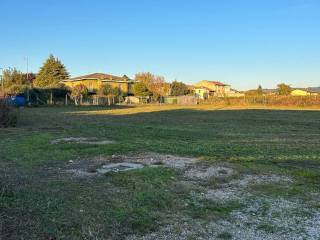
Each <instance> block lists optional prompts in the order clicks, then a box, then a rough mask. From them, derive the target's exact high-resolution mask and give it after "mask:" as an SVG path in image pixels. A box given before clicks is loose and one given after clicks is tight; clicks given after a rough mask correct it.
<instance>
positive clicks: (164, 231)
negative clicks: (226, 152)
mask: <svg viewBox="0 0 320 240" xmlns="http://www.w3.org/2000/svg"><path fill="white" fill-rule="evenodd" d="M171 219H172V222H171V223H169V224H166V225H165V226H163V227H161V228H160V229H159V230H158V231H156V232H153V233H149V234H146V235H144V236H138V235H133V236H128V237H127V240H138V239H142V240H156V239H163V240H167V239H177V240H188V239H200V240H216V239H234V240H242V239H253V240H261V239H267V240H278V239H280V240H287V239H301V240H302V239H310V240H318V239H319V238H320V212H319V211H316V212H314V211H313V210H312V209H309V208H308V206H307V205H306V204H304V203H302V202H299V201H294V200H286V199H283V198H269V197H259V198H253V199H252V200H251V201H249V202H248V206H247V207H245V208H244V209H240V210H235V211H233V212H232V213H231V214H230V216H229V217H228V218H226V219H221V220H210V221H203V220H199V219H192V218H190V217H183V216H180V217H174V216H172V217H171Z"/></svg>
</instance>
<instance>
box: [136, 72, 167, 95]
mask: <svg viewBox="0 0 320 240" xmlns="http://www.w3.org/2000/svg"><path fill="white" fill-rule="evenodd" d="M135 80H136V81H137V82H141V83H144V84H145V85H146V86H147V88H148V90H149V91H150V92H151V93H152V95H153V97H154V98H156V99H158V98H160V97H164V96H166V95H168V93H169V90H170V85H169V84H168V83H166V82H165V79H164V77H162V76H157V75H154V74H152V73H149V72H147V73H138V74H136V76H135Z"/></svg>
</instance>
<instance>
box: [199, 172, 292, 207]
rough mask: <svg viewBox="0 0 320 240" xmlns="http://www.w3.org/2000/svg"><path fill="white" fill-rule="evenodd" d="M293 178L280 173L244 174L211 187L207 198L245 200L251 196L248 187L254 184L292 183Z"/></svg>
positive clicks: (214, 199) (206, 195) (223, 200)
mask: <svg viewBox="0 0 320 240" xmlns="http://www.w3.org/2000/svg"><path fill="white" fill-rule="evenodd" d="M292 181H293V180H292V179H291V178H289V177H287V176H279V175H244V176H242V177H241V178H239V179H233V180H231V181H230V182H228V183H225V184H220V185H219V186H218V187H217V188H215V189H209V190H208V191H207V193H206V194H205V198H206V199H208V200H213V201H222V202H225V201H233V200H243V199H245V198H247V197H250V193H249V192H248V191H247V188H248V187H250V186H252V185H260V184H269V183H287V184H288V183H291V182H292Z"/></svg>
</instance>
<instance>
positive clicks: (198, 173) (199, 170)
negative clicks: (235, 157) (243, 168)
mask: <svg viewBox="0 0 320 240" xmlns="http://www.w3.org/2000/svg"><path fill="white" fill-rule="evenodd" d="M233 173H234V170H233V169H231V168H227V167H220V166H212V167H193V168H191V169H189V170H188V171H187V172H186V173H185V177H186V178H189V179H194V180H208V179H210V178H212V177H215V178H219V177H230V176H231V175H232V174H233Z"/></svg>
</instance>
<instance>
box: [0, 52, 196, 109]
mask: <svg viewBox="0 0 320 240" xmlns="http://www.w3.org/2000/svg"><path fill="white" fill-rule="evenodd" d="M68 78H70V74H69V72H68V71H67V69H66V67H65V65H64V64H63V63H62V62H61V61H60V60H59V59H58V58H56V57H54V56H53V55H50V56H49V57H48V59H47V60H46V61H45V62H44V63H43V66H42V67H41V68H40V70H39V72H38V73H28V74H26V73H23V72H21V71H19V70H17V69H16V68H13V69H5V70H4V71H3V76H2V83H3V86H2V87H3V89H2V90H4V91H5V92H6V93H8V94H11V95H18V94H22V93H25V92H26V91H27V90H30V89H35V88H36V89H43V90H49V89H60V90H66V91H71V92H70V96H71V97H72V98H73V99H74V100H75V102H76V103H77V102H79V100H80V98H83V97H86V96H87V95H88V94H89V91H88V89H87V87H86V86H85V85H83V84H81V83H79V84H78V85H76V86H74V87H73V88H72V89H66V87H65V86H64V85H63V84H61V81H62V80H65V79H68ZM134 80H135V84H134V85H133V89H132V92H133V94H134V95H136V96H139V97H152V98H153V99H154V100H158V99H159V98H161V97H164V96H169V95H170V96H181V95H187V94H190V93H191V89H190V88H189V87H188V86H187V85H186V84H184V83H183V82H178V81H173V82H172V83H167V82H166V81H165V78H164V77H162V76H158V75H154V74H152V73H150V72H143V73H137V74H136V75H135V78H134ZM96 94H97V95H99V96H108V97H124V96H125V93H123V92H122V91H121V90H120V89H119V88H117V87H112V86H111V85H108V84H104V85H102V86H101V87H100V89H98V90H97V92H96Z"/></svg>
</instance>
